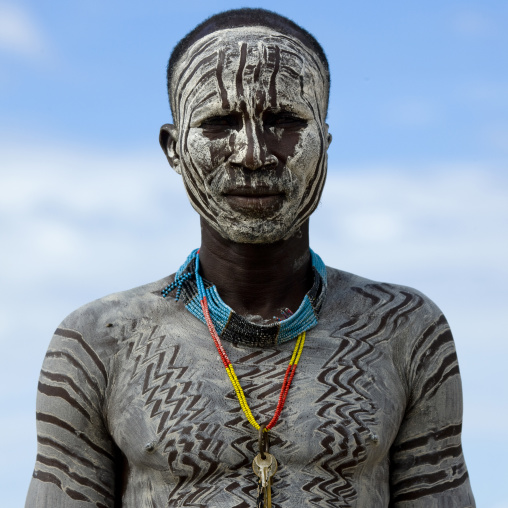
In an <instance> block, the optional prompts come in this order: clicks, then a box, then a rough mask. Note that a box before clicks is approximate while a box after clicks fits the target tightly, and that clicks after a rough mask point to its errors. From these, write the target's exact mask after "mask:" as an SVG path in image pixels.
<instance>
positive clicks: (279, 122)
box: [263, 111, 307, 129]
mask: <svg viewBox="0 0 508 508" xmlns="http://www.w3.org/2000/svg"><path fill="white" fill-rule="evenodd" d="M263 122H264V124H265V126H266V127H278V128H281V129H303V128H304V127H306V126H307V120H304V119H303V118H300V117H299V116H298V115H295V114H294V113H291V112H289V111H279V112H277V113H273V112H271V111H267V112H266V113H265V114H264V115H263Z"/></svg>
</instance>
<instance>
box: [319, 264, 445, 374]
mask: <svg viewBox="0 0 508 508" xmlns="http://www.w3.org/2000/svg"><path fill="white" fill-rule="evenodd" d="M327 273H328V293H327V297H326V302H325V305H324V306H323V310H322V313H323V317H324V318H325V319H328V320H329V322H331V323H333V326H334V329H335V330H336V331H337V332H338V333H340V334H344V335H345V336H349V337H354V338H355V339H356V340H360V341H368V342H369V343H372V344H387V345H389V347H390V350H391V351H392V352H393V359H394V361H395V363H396V364H397V365H399V367H400V368H401V369H402V370H403V371H405V372H406V373H407V372H409V371H411V372H412V374H413V375H414V374H415V372H413V371H415V370H416V368H417V366H418V364H419V363H420V362H421V361H422V360H423V359H424V358H426V359H430V358H435V354H436V353H437V354H444V353H447V352H450V351H454V344H453V337H452V334H451V332H450V328H449V326H448V322H447V321H446V318H445V316H444V315H443V313H442V311H441V309H440V308H439V307H438V306H437V305H436V304H435V303H434V302H433V301H432V300H431V299H430V298H428V297H427V296H426V295H424V294H423V293H421V292H420V291H418V290H416V289H413V288H411V287H408V286H403V285H400V284H391V283H386V282H379V281H374V280H370V279H367V278H365V277H360V276H358V275H354V274H351V273H348V272H344V271H341V270H336V269H334V268H327Z"/></svg>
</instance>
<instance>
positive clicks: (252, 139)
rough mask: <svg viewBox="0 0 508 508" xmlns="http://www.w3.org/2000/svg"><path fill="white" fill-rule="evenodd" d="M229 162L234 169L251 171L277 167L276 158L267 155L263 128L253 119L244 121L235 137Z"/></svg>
mask: <svg viewBox="0 0 508 508" xmlns="http://www.w3.org/2000/svg"><path fill="white" fill-rule="evenodd" d="M229 162H230V164H231V165H232V166H234V167H241V168H246V169H250V170H251V171H255V170H257V169H268V168H272V167H273V168H275V167H276V166H277V157H275V156H274V155H271V154H268V153H267V147H266V143H265V140H264V135H263V127H262V125H259V124H258V122H256V121H255V120H254V119H252V118H249V119H245V120H244V122H243V126H242V128H241V129H240V130H239V131H238V133H237V135H236V138H235V141H234V147H233V153H232V154H231V156H230V158H229Z"/></svg>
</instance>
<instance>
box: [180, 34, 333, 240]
mask: <svg viewBox="0 0 508 508" xmlns="http://www.w3.org/2000/svg"><path fill="white" fill-rule="evenodd" d="M327 92H328V79H327V72H326V70H325V69H324V67H323V65H322V63H321V62H320V60H319V58H318V56H317V55H316V54H315V53H314V52H313V51H312V50H310V49H309V48H307V47H306V46H305V45H303V44H302V43H301V42H300V41H298V39H295V38H292V37H290V36H287V35H283V34H281V33H279V32H276V31H273V30H271V29H269V28H265V27H240V28H235V29H229V30H221V31H217V32H214V33H212V34H210V35H208V36H206V37H203V38H202V39H200V40H199V41H197V42H196V43H194V44H193V45H192V46H191V47H190V48H189V49H188V50H187V52H186V53H185V54H184V55H183V56H182V57H181V58H180V60H179V61H178V64H177V68H176V70H175V73H174V75H173V80H172V83H171V90H170V96H171V103H172V108H173V112H174V116H175V124H176V127H177V130H178V142H177V145H176V152H177V154H178V156H179V161H178V165H179V170H181V173H182V176H183V179H184V183H185V187H186V189H187V193H188V195H189V198H190V201H191V203H192V206H193V207H194V208H195V209H196V211H197V212H198V213H199V214H200V215H201V216H202V217H203V218H204V219H205V220H206V221H207V222H208V223H209V224H210V225H211V226H212V227H214V228H215V229H216V230H217V231H218V232H219V233H220V234H221V235H222V236H223V237H225V238H228V239H230V240H233V241H235V242H242V243H271V242H275V241H277V240H282V239H285V238H289V237H290V236H292V235H293V234H294V233H295V232H296V231H297V230H298V228H299V227H300V226H301V225H302V224H303V223H304V222H305V221H306V220H307V219H308V217H309V216H310V214H311V213H312V212H313V211H314V210H315V208H316V206H317V205H318V203H319V199H320V196H321V192H322V189H323V185H324V182H325V178H326V165H327V161H326V150H327V148H328V145H329V139H328V131H327V126H326V124H325V116H326V107H327Z"/></svg>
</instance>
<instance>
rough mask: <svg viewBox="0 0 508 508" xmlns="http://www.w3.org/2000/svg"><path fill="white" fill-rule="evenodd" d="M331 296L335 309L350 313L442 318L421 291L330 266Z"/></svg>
mask: <svg viewBox="0 0 508 508" xmlns="http://www.w3.org/2000/svg"><path fill="white" fill-rule="evenodd" d="M327 274H328V296H327V299H328V300H329V301H330V304H331V305H332V306H338V305H341V306H345V307H346V308H348V309H349V310H350V311H351V312H367V313H380V312H382V313H385V312H386V313H389V316H392V317H395V316H397V317H398V318H399V319H401V318H402V317H403V316H405V317H411V318H412V319H417V320H422V321H428V320H434V319H436V318H439V316H441V315H442V312H441V310H440V309H439V307H438V306H437V305H436V304H435V303H434V302H433V301H432V300H431V299H430V298H429V297H427V296H426V295H424V294H423V293H422V292H421V291H418V290H417V289H414V288H412V287H409V286H404V285H401V284H392V283H387V282H380V281H375V280H371V279H367V278H365V277H360V276H359V275H355V274H352V273H349V272H344V271H342V270H337V269H335V268H331V267H327Z"/></svg>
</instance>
